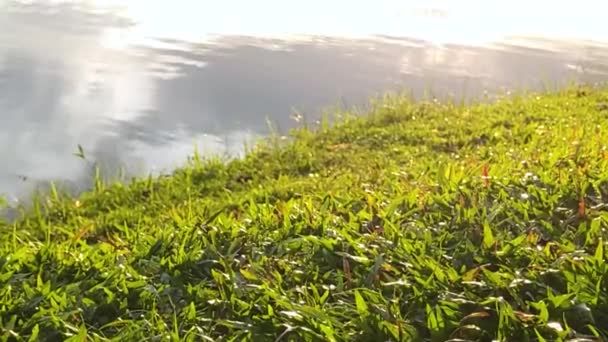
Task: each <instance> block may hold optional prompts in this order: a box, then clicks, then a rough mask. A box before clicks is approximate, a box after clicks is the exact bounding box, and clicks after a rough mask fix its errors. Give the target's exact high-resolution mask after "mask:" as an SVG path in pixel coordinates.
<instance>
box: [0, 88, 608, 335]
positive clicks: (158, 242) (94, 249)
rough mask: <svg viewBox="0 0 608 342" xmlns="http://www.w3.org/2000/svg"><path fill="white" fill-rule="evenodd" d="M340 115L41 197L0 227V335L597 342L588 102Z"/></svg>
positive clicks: (592, 123)
mask: <svg viewBox="0 0 608 342" xmlns="http://www.w3.org/2000/svg"><path fill="white" fill-rule="evenodd" d="M342 114H343V115H342V116H341V119H340V120H339V121H338V122H335V124H333V125H321V127H320V128H319V129H318V130H316V131H314V132H313V131H312V130H305V129H300V130H295V131H293V132H292V138H293V139H290V140H287V141H282V140H280V139H273V138H271V139H268V140H266V141H264V142H261V143H260V144H259V145H258V146H257V147H255V148H254V149H253V150H252V151H250V152H249V153H248V154H247V155H246V156H245V157H244V158H242V159H237V160H232V161H229V162H225V161H222V160H219V159H211V160H203V159H202V158H200V157H197V156H195V157H193V158H192V159H191V160H190V161H189V162H188V165H187V166H185V167H183V168H181V169H179V170H177V171H175V173H174V174H173V175H172V176H170V177H161V178H148V179H139V180H135V181H134V182H133V183H131V184H130V185H128V186H124V185H119V184H117V185H111V186H110V185H105V184H103V183H102V182H97V183H96V184H95V189H94V190H93V191H91V192H89V193H86V194H83V195H82V196H80V197H79V198H77V199H75V198H69V197H67V196H64V195H62V194H61V193H60V192H58V191H57V190H52V191H51V192H50V194H49V196H48V197H47V198H43V199H39V200H38V201H37V202H36V205H35V206H34V207H33V209H32V210H30V211H29V212H28V213H27V214H26V215H25V217H24V218H22V219H20V220H19V221H17V222H16V223H14V224H8V223H3V224H2V225H1V226H0V227H1V228H0V231H1V233H0V336H2V338H3V340H13V341H28V340H29V341H37V340H40V341H61V340H70V341H86V340H98V341H103V340H116V341H144V340H152V341H161V340H185V341H241V340H252V341H426V340H428V341H445V340H452V341H490V340H493V339H496V340H501V341H555V340H568V339H575V338H578V339H579V340H578V341H583V340H592V341H600V340H602V339H603V338H606V336H607V334H608V329H607V328H606V327H608V266H607V265H606V263H605V261H606V254H607V253H606V252H605V240H606V239H607V238H608V234H607V232H606V227H607V225H608V212H607V211H606V206H607V205H608V151H607V148H606V144H608V143H607V142H608V91H607V90H605V89H592V88H572V89H569V90H566V91H560V92H558V93H552V94H530V95H526V96H513V97H510V98H503V99H501V100H499V101H498V102H497V103H494V104H477V105H471V106H462V105H457V104H449V103H448V104H446V103H437V102H433V101H427V102H420V103H412V102H410V101H408V100H407V99H405V98H403V97H387V98H385V99H382V100H381V101H379V102H378V103H377V104H376V105H375V106H374V109H373V110H372V111H371V112H370V113H369V115H368V116H366V117H365V118H355V117H354V116H349V115H348V113H342ZM330 126H331V127H330Z"/></svg>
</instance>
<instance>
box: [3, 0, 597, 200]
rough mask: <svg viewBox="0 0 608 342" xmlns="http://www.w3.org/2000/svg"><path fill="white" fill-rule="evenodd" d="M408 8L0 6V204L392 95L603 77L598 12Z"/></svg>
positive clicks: (163, 164)
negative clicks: (45, 187) (52, 184)
mask: <svg viewBox="0 0 608 342" xmlns="http://www.w3.org/2000/svg"><path fill="white" fill-rule="evenodd" d="M215 3H216V4H215ZM328 3H330V4H329V5H328ZM403 3H406V2H403V1H389V0H382V1H358V2H357V1H338V0H334V1H331V2H325V1H323V2H322V1H320V0H317V1H306V2H300V3H299V4H298V3H292V2H289V4H287V2H285V1H278V0H273V1H261V0H260V1H254V2H250V1H245V0H242V1H221V2H220V1H216V2H214V4H213V5H209V4H207V2H203V1H195V0H191V1H172V2H168V1H160V0H159V1H156V2H155V1H151V0H146V1H143V0H141V1H137V0H132V1H118V0H116V1H107V0H106V1H27V2H26V1H9V0H0V115H1V117H0V160H2V165H3V167H2V168H1V169H0V193H2V194H5V195H6V197H8V198H9V200H11V202H13V203H15V202H16V201H17V200H18V199H20V198H24V196H26V195H27V194H29V193H30V192H31V191H32V190H33V189H34V188H35V187H38V186H40V185H42V184H46V183H48V182H49V181H57V182H60V183H63V184H66V185H68V186H70V187H72V188H73V189H75V190H76V191H78V190H82V189H85V188H86V187H87V186H88V184H90V178H91V174H92V170H93V169H94V167H100V168H101V169H102V171H103V172H104V173H105V174H107V175H116V174H117V173H118V170H119V169H120V168H123V173H124V174H126V175H127V176H130V175H145V174H148V173H150V172H152V173H159V172H163V171H169V170H171V169H172V168H174V167H176V166H178V165H180V164H182V163H183V162H184V161H185V160H186V158H187V156H188V155H189V154H190V153H191V152H192V151H193V147H194V146H195V145H196V146H198V148H199V150H200V151H202V152H203V153H214V154H217V153H219V154H227V155H231V156H234V155H237V156H238V155H239V154H241V153H242V152H243V147H244V144H243V142H244V141H249V142H251V141H253V140H254V139H256V138H257V137H261V136H264V135H265V134H267V133H268V124H267V122H268V121H269V122H272V123H273V125H275V126H276V127H278V128H279V129H281V130H283V131H284V130H286V129H288V128H290V127H293V126H295V125H296V122H295V121H294V120H293V118H292V114H293V113H295V112H297V113H300V114H303V115H304V116H305V117H306V118H307V119H308V120H311V121H312V120H314V119H315V118H317V117H318V115H319V113H320V111H321V110H323V109H324V108H327V107H328V106H334V105H341V106H354V105H362V104H365V103H366V102H367V99H368V97H369V96H373V95H376V94H379V93H382V92H383V91H387V90H401V89H404V88H405V89H408V90H411V91H412V92H413V94H414V95H415V96H417V97H420V96H422V94H423V93H424V91H425V89H428V88H432V90H433V92H434V93H435V94H436V95H437V96H439V97H445V96H448V95H451V96H455V97H456V98H463V97H470V96H473V97H478V96H480V95H483V94H484V92H485V91H487V92H490V93H492V92H495V91H498V90H509V89H511V90H515V89H521V88H534V89H538V88H542V87H544V86H545V85H546V84H550V85H553V86H556V85H561V84H565V83H567V82H569V81H584V82H602V81H606V80H607V79H608V32H607V30H608V26H607V25H605V24H603V20H604V17H605V13H607V11H606V8H604V6H605V5H602V4H601V3H602V2H600V1H578V2H577V7H571V6H570V4H569V3H571V2H566V1H564V2H559V1H558V2H555V1H553V2H545V1H537V2H530V1H527V2H524V1H515V2H504V3H503V4H500V5H495V4H494V3H493V4H492V5H487V4H486V3H485V2H482V1H459V2H458V6H457V7H456V6H454V4H453V3H456V2H453V1H432V2H429V1H413V2H407V3H408V4H403ZM78 145H81V146H82V147H83V148H84V150H85V154H86V157H87V159H86V160H83V159H80V158H78V157H76V156H74V155H73V153H74V152H76V151H77V148H78Z"/></svg>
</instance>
